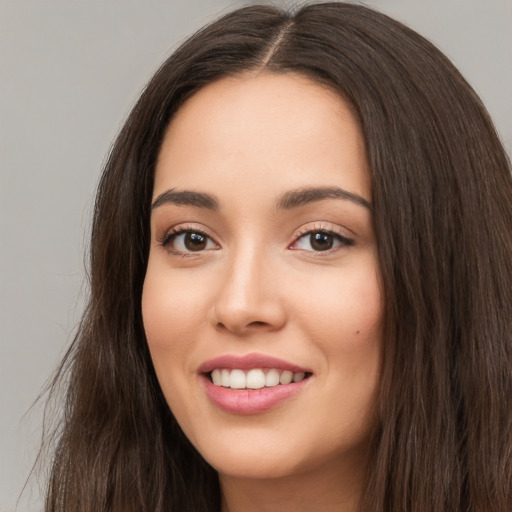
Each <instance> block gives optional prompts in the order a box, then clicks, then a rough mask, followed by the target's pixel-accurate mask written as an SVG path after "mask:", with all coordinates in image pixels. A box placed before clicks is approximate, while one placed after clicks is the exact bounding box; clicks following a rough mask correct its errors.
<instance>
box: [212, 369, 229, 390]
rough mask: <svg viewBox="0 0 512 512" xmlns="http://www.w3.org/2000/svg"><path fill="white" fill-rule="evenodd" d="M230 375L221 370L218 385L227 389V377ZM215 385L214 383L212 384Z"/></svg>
mask: <svg viewBox="0 0 512 512" xmlns="http://www.w3.org/2000/svg"><path fill="white" fill-rule="evenodd" d="M230 375H231V372H230V371H229V370H222V372H221V374H220V385H221V386H223V387H225V388H229V381H230V378H229V376H230ZM214 384H215V382H214Z"/></svg>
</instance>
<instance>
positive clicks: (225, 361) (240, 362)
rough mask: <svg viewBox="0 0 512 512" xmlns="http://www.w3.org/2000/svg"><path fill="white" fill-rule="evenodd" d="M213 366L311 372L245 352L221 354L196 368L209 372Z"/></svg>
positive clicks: (213, 368)
mask: <svg viewBox="0 0 512 512" xmlns="http://www.w3.org/2000/svg"><path fill="white" fill-rule="evenodd" d="M215 368H226V369H228V370H232V369H235V368H238V369H240V370H251V369H253V368H275V369H276V370H283V371H284V370H288V371H290V372H294V373H298V372H304V373H307V372H309V373H311V370H309V369H307V368H302V367H300V366H297V365H296V364H293V363H289V362H288V361H284V360H283V359H277V358H275V357H271V356H267V355H264V354H247V355H244V356H235V355H223V356H220V357H216V358H214V359H209V360H208V361H205V362H204V363H203V364H202V365H201V366H200V367H199V369H198V371H199V373H209V372H211V371H212V370H215Z"/></svg>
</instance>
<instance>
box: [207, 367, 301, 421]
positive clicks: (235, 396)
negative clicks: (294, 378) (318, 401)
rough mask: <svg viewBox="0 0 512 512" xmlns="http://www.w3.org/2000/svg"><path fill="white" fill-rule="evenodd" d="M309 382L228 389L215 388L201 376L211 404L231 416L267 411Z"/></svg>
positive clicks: (208, 380)
mask: <svg viewBox="0 0 512 512" xmlns="http://www.w3.org/2000/svg"><path fill="white" fill-rule="evenodd" d="M309 381H310V379H309V378H308V379H304V380H301V381H300V382H292V383H290V384H285V385H282V384H278V385H277V386H274V387H271V388H261V389H230V388H224V387H222V386H216V385H215V384H213V383H212V382H210V379H208V377H206V376H204V375H203V376H201V383H202V385H203V387H204V390H205V392H206V395H207V396H208V398H209V399H210V400H211V402H212V403H213V404H214V405H216V406H217V407H219V409H222V410H223V411H226V412H229V413H231V414H259V413H262V412H266V411H269V410H270V409H272V408H274V407H276V406H277V405H279V404H280V403H281V402H284V401H285V400H288V399H289V398H291V397H293V396H294V395H296V394H297V393H299V392H300V391H301V390H302V389H303V388H304V386H306V385H307V384H308V383H309Z"/></svg>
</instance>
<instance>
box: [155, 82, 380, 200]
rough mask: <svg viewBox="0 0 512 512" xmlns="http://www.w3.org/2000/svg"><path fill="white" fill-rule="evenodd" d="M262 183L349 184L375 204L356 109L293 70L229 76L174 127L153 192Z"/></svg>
mask: <svg viewBox="0 0 512 512" xmlns="http://www.w3.org/2000/svg"><path fill="white" fill-rule="evenodd" d="M340 180H341V182H340ZM262 182H264V183H266V184H267V185H268V188H269V189H271V188H272V187H271V185H274V188H276V187H277V188H279V187H280V188H282V189H283V190H284V189H285V188H290V187H294V188H296V187H300V186H318V185H333V186H343V187H344V188H347V189H349V190H350V191H352V192H354V193H357V194H360V195H362V196H363V197H366V198H367V199H368V200H371V191H370V182H369V172H368V169H367V165H366V157H365V148H364V142H363V137H362V134H361V129H360V126H359V123H358V121H357V118H356V116H355V115H354V113H353V112H352V109H351V107H350V106H349V105H348V104H347V103H346V102H345V101H344V100H343V99H342V98H341V97H340V96H339V95H338V94H336V93H335V92H334V91H332V90H331V89H329V88H328V87H326V86H322V85H320V84H318V83H316V82H314V81H312V80H310V79H308V78H306V77H304V76H301V75H298V74H295V73H285V74H272V73H261V74H258V75H245V76H240V77H229V78H223V79H220V80H218V81H216V82H214V83H212V84H209V85H208V86H206V87H204V88H203V89H201V90H199V92H197V93H196V94H195V95H194V96H192V97H191V98H190V99H189V100H188V101H187V102H186V103H185V104H184V105H183V106H182V107H181V108H180V109H179V110H178V112H177V113H176V115H175V116H174V118H173V119H172V121H171V122H170V124H169V127H168V129H167V132H166V135H165V138H164V141H163V144H162V147H161V151H160V154H159V158H158V162H157V169H156V176H155V190H154V195H157V194H158V192H161V191H163V190H164V189H165V188H166V187H171V186H172V187H184V188H196V187H199V188H202V187H204V186H210V185H217V186H220V184H224V185H226V186H228V187H230V188H232V187H234V186H236V185H237V184H238V185H239V186H240V187H241V188H243V187H244V186H245V187H246V186H249V187H251V186H252V187H253V188H254V187H256V185H257V184H258V187H259V188H262ZM263 188H265V187H263ZM268 192H269V193H270V194H271V193H272V192H273V191H272V190H268Z"/></svg>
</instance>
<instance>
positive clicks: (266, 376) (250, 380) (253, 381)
mask: <svg viewBox="0 0 512 512" xmlns="http://www.w3.org/2000/svg"><path fill="white" fill-rule="evenodd" d="M305 377H306V374H305V373H304V372H296V373H293V372H291V371H288V370H285V371H280V370H277V369H274V368H273V369H271V370H268V371H266V373H265V371H264V370H263V369H261V368H253V369H252V370H249V371H248V372H247V373H245V372H244V370H239V369H234V370H228V369H226V368H223V369H220V368H215V370H213V371H212V372H211V378H212V382H213V383H214V384H215V385H216V386H222V387H225V388H231V389H262V388H264V387H274V386H277V385H278V384H281V385H286V384H290V383H292V382H300V381H301V380H304V379H305Z"/></svg>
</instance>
